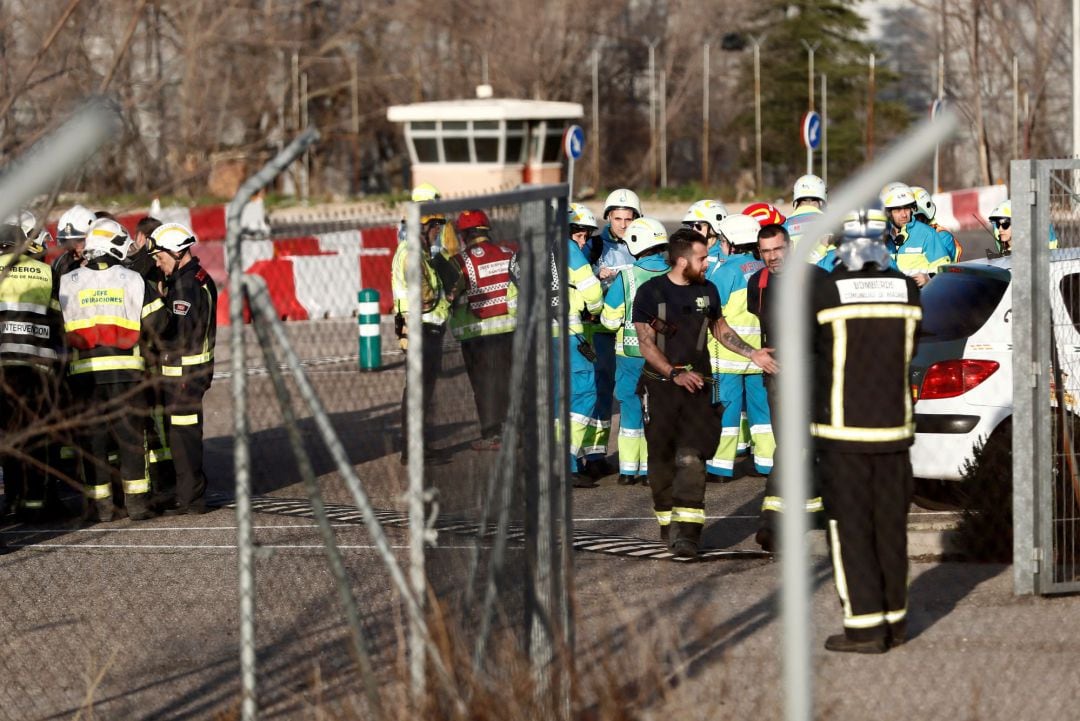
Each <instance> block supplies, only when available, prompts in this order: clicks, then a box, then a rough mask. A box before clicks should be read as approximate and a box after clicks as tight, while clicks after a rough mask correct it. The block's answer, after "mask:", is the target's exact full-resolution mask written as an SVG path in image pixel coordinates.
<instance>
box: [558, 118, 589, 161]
mask: <svg viewBox="0 0 1080 721" xmlns="http://www.w3.org/2000/svg"><path fill="white" fill-rule="evenodd" d="M562 146H563V152H565V153H566V157H568V158H572V159H574V160H577V159H578V158H580V157H581V153H582V152H583V151H584V150H585V131H584V130H583V129H582V128H581V126H580V125H571V126H570V127H569V128H567V129H566V132H564V133H563V143H562Z"/></svg>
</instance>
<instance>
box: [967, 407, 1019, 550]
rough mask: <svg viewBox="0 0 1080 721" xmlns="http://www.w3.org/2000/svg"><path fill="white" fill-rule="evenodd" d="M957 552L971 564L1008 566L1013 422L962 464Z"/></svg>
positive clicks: (1010, 547)
mask: <svg viewBox="0 0 1080 721" xmlns="http://www.w3.org/2000/svg"><path fill="white" fill-rule="evenodd" d="M958 500H959V501H960V508H961V521H960V526H959V529H958V530H959V536H960V539H959V540H960V549H961V551H962V553H963V554H964V555H965V556H966V557H967V558H969V559H971V560H973V561H987V562H996V563H1010V562H1011V561H1012V552H1013V525H1012V422H1011V421H1006V422H1005V423H1003V424H1002V425H1001V426H1000V427H998V429H997V430H996V431H994V433H993V435H991V436H990V438H989V439H988V440H986V441H985V442H982V443H979V444H978V445H977V446H976V447H975V453H974V456H973V457H972V458H971V459H970V460H968V461H966V462H965V463H964V469H963V480H962V481H961V483H960V489H959V499H958Z"/></svg>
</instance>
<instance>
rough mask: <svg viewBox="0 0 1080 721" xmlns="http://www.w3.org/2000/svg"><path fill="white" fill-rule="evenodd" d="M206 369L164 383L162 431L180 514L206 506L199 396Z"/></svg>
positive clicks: (204, 387)
mask: <svg viewBox="0 0 1080 721" xmlns="http://www.w3.org/2000/svg"><path fill="white" fill-rule="evenodd" d="M209 373H210V370H209V369H207V371H206V372H204V373H202V374H200V375H191V376H184V377H182V378H175V379H170V380H169V382H167V383H165V386H164V388H165V419H164V421H165V428H166V431H167V434H168V438H169V447H170V449H171V450H172V461H173V468H174V469H175V472H176V507H177V508H178V509H180V510H181V511H186V510H188V509H192V508H194V509H197V510H202V509H204V508H205V507H206V472H205V471H204V469H203V395H205V393H206V391H207V389H208V388H209V385H210V377H209Z"/></svg>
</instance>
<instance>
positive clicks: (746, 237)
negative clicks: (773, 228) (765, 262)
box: [720, 213, 761, 248]
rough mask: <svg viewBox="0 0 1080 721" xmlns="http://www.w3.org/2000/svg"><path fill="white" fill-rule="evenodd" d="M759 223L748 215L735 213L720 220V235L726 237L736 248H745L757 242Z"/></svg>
mask: <svg viewBox="0 0 1080 721" xmlns="http://www.w3.org/2000/svg"><path fill="white" fill-rule="evenodd" d="M759 230H761V224H760V223H758V222H757V221H756V220H754V219H753V218H751V217H750V216H749V215H743V214H742V213H736V214H735V215H729V216H728V217H726V218H724V219H723V220H721V221H720V237H721V238H726V239H727V241H728V242H729V243H731V244H732V245H734V246H735V247H736V248H747V247H750V246H753V245H756V244H757V236H758V231H759Z"/></svg>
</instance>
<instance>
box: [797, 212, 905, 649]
mask: <svg viewBox="0 0 1080 721" xmlns="http://www.w3.org/2000/svg"><path fill="white" fill-rule="evenodd" d="M880 213H881V211H875V210H863V211H856V213H854V214H853V216H849V217H848V219H847V220H846V221H845V224H844V236H843V238H842V239H841V241H840V245H839V247H838V248H837V256H838V258H839V265H837V266H836V268H835V269H834V270H833V271H832V272H831V273H829V275H828V276H826V277H824V278H823V279H821V281H820V282H818V283H817V284H816V285H815V287H814V289H813V295H812V302H811V307H812V309H813V312H814V314H815V319H816V322H815V324H814V326H813V331H812V332H813V336H812V337H813V357H814V386H813V391H814V393H813V402H812V406H811V408H812V420H813V422H812V425H811V427H810V432H811V435H812V436H813V439H814V442H815V446H816V449H817V473H818V478H819V480H820V482H821V485H822V493H823V496H824V500H825V513H826V514H827V517H828V523H829V529H828V535H829V543H830V550H831V552H832V561H833V571H834V573H835V575H836V589H837V592H838V594H839V596H840V602H841V604H842V606H843V609H844V633H842V634H837V635H834V636H830V637H829V638H828V639H827V640H826V641H825V648H827V649H829V650H830V651H854V652H858V653H883V652H885V651H886V650H888V649H889V647H890V646H896V645H899V644H901V643H903V642H904V640H905V639H906V635H907V620H906V611H907V511H908V506H909V505H910V503H911V495H912V474H911V458H910V456H909V449H910V447H911V444H912V441H913V440H914V436H915V424H914V422H913V420H912V413H911V405H912V402H911V393H910V390H909V389H908V363H909V362H910V360H911V357H912V355H914V352H915V343H916V338H917V336H918V332H919V323H920V321H921V319H922V308H921V306H920V305H919V289H918V287H917V286H916V285H915V281H913V280H912V279H911V278H908V277H906V276H904V275H903V274H902V273H900V272H899V271H897V270H895V269H890V267H889V266H890V260H889V253H888V250H887V249H886V247H885V244H884V242H883V241H882V235H881V232H882V231H881V229H882V228H883V227H884V223H880V222H879V220H878V219H877V218H876V215H880ZM837 366H839V367H837Z"/></svg>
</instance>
